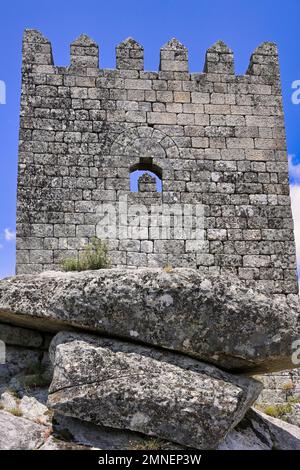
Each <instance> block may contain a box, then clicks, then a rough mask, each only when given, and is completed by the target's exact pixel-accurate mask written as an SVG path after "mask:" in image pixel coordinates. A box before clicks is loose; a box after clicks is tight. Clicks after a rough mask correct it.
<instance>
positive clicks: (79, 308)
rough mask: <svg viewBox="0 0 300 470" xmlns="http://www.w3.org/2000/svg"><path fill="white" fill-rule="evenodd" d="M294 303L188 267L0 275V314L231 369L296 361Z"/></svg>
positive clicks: (277, 367) (16, 320)
mask: <svg viewBox="0 0 300 470" xmlns="http://www.w3.org/2000/svg"><path fill="white" fill-rule="evenodd" d="M299 312H300V311H299V305H298V303H297V302H295V301H293V300H292V299H291V300H290V301H287V300H286V299H285V298H283V297H278V298H270V297H269V296H267V295H266V294H264V293H262V292H260V291H259V290H253V289H250V288H247V287H246V286H245V284H243V282H242V281H239V280H237V279H236V278H234V277H230V276H227V277H226V278H224V277H212V276H207V275H203V274H201V273H199V272H197V271H195V270H193V269H184V268H182V269H176V270H173V271H171V272H165V271H164V270H162V269H146V268H145V269H144V268H143V269H132V270H130V269H108V270H101V271H90V272H84V273H59V272H58V273H55V272H51V273H43V274H41V275H22V276H16V277H13V278H10V279H5V280H2V281H0V321H6V322H8V321H9V322H10V323H15V324H17V325H23V326H24V325H29V326H31V327H33V326H34V327H35V328H38V329H45V330H47V331H61V330H63V329H70V328H72V327H73V328H76V329H85V330H89V331H94V332H97V333H99V334H105V335H110V336H117V337H120V338H126V339H129V340H131V341H136V342H140V343H146V344H149V345H154V346H159V347H163V348H166V349H171V350H174V351H178V352H181V353H184V354H187V355H190V356H192V357H195V358H197V359H199V360H202V361H205V362H208V363H213V364H215V365H217V366H219V367H221V368H224V369H227V370H233V371H246V370H247V371H251V372H269V371H276V370H283V369H288V368H293V367H295V366H294V364H293V363H292V359H291V357H292V354H291V353H292V350H291V345H292V342H293V340H295V339H298V338H299V336H300V333H299Z"/></svg>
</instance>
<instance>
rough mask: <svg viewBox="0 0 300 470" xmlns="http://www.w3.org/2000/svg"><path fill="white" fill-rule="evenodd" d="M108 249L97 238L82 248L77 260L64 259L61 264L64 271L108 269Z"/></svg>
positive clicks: (104, 243)
mask: <svg viewBox="0 0 300 470" xmlns="http://www.w3.org/2000/svg"><path fill="white" fill-rule="evenodd" d="M107 252H108V247H107V244H106V242H103V241H102V240H100V239H99V238H97V237H94V238H93V239H92V241H91V243H90V244H88V245H86V246H85V247H84V250H83V252H82V253H81V254H80V255H79V257H78V258H66V259H65V260H63V261H62V263H61V268H62V269H63V270H64V271H87V270H94V269H104V268H109V266H110V261H109V257H108V254H107Z"/></svg>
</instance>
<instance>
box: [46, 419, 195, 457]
mask: <svg viewBox="0 0 300 470" xmlns="http://www.w3.org/2000/svg"><path fill="white" fill-rule="evenodd" d="M53 431H54V435H55V436H58V437H59V436H62V435H63V436H69V438H70V439H71V440H72V441H73V442H76V443H79V444H81V445H84V446H89V447H93V448H97V449H105V450H126V449H128V450H139V449H140V450H142V449H146V448H149V444H150V445H152V449H153V441H155V444H156V445H157V449H166V450H180V449H183V448H186V447H184V446H180V445H179V444H175V443H174V442H169V441H164V440H162V439H156V438H154V437H151V436H145V435H144V434H140V433H136V432H133V431H129V430H124V429H122V430H121V429H113V428H108V427H106V426H99V425H98V426H97V425H95V424H92V423H89V422H88V421H81V420H80V419H76V418H72V417H70V416H64V415H62V414H58V413H55V414H54V425H53Z"/></svg>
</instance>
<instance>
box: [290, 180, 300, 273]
mask: <svg viewBox="0 0 300 470" xmlns="http://www.w3.org/2000/svg"><path fill="white" fill-rule="evenodd" d="M291 199H292V210H293V218H294V226H295V239H296V247H297V260H298V266H299V267H300V185H292V186H291Z"/></svg>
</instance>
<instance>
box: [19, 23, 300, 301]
mask: <svg viewBox="0 0 300 470" xmlns="http://www.w3.org/2000/svg"><path fill="white" fill-rule="evenodd" d="M70 53H71V56H70V64H69V65H68V66H67V67H60V66H58V65H54V63H53V56H52V47H51V43H50V42H49V41H48V40H47V39H46V38H45V37H44V36H42V34H41V33H39V32H38V31H34V30H26V31H25V33H24V41H23V68H22V97H21V120H20V145H19V183H18V216H17V271H18V273H30V272H40V271H42V270H46V269H47V270H48V269H59V265H60V261H61V260H62V259H65V258H67V257H77V256H78V255H79V253H80V252H81V250H82V249H83V247H84V245H85V244H86V243H88V242H89V241H90V240H91V239H92V237H94V236H96V235H97V234H98V231H97V230H98V229H97V227H98V223H99V210H100V209H99V208H101V205H102V204H109V205H110V207H111V206H113V207H115V206H118V204H119V203H121V202H122V201H124V198H127V202H128V204H134V205H137V206H138V207H141V205H142V206H143V211H144V215H145V214H146V213H149V212H151V211H153V212H154V213H155V210H156V209H159V208H158V207H157V206H159V205H167V206H168V210H170V211H171V212H172V210H173V211H177V212H178V210H179V212H180V211H181V213H185V214H186V213H187V212H186V210H187V207H188V208H189V210H190V211H191V210H192V209H191V208H194V209H195V208H196V209H197V210H196V209H195V210H194V209H193V210H194V212H190V214H192V213H193V214H194V215H193V216H191V217H190V219H189V220H190V224H191V226H192V227H197V226H198V225H197V223H198V222H197V221H198V220H199V218H200V219H201V230H200V232H199V231H198V232H197V234H196V233H194V232H193V230H184V231H183V232H182V231H181V232H178V231H176V230H175V231H174V227H169V228H170V230H165V229H163V227H162V225H161V223H160V225H159V224H158V225H157V226H156V227H150V226H149V224H148V222H149V219H148V218H147V217H145V216H143V217H142V222H141V224H142V225H141V226H138V227H134V229H132V227H130V230H129V229H128V231H126V234H125V235H124V230H123V229H124V223H123V224H119V223H118V222H120V220H121V219H118V217H117V216H116V219H115V223H116V226H117V227H118V230H112V232H110V233H112V235H111V237H110V239H109V256H110V259H111V263H112V266H128V267H137V266H140V267H145V266H150V267H151V266H153V267H155V266H166V265H171V266H174V267H175V266H182V267H193V268H196V269H198V270H200V271H202V272H204V273H209V274H211V273H212V274H214V275H216V276H218V275H227V274H230V275H231V274H234V275H236V276H238V277H240V278H241V279H243V280H244V281H245V282H246V284H247V285H248V286H249V287H251V286H256V285H257V284H259V286H260V287H262V288H263V289H265V290H266V291H267V292H272V293H278V294H291V293H296V292H297V291H298V279H297V270H296V255H295V243H294V232H293V219H292V213H291V204H290V196H289V178H288V162H287V154H286V142H285V128H284V116H283V108H282V97H281V87H280V74H279V65H278V52H277V48H276V45H275V44H272V43H263V44H262V45H260V46H259V47H257V48H256V49H255V51H254V52H253V54H252V55H251V58H250V63H249V67H248V68H247V71H246V73H245V74H244V75H236V74H235V70H234V54H233V52H232V50H231V49H229V47H228V46H227V45H226V44H224V43H223V42H222V41H217V42H216V43H215V44H214V45H213V46H211V47H210V48H209V49H208V50H207V52H206V55H205V61H204V70H203V71H202V72H200V71H199V72H197V73H190V72H189V65H188V50H187V48H186V47H185V46H184V45H183V44H181V43H180V42H179V41H178V40H177V39H175V38H173V39H171V40H170V41H169V42H168V43H167V44H165V45H163V46H162V47H161V49H160V61H159V67H158V70H156V71H145V70H144V49H143V47H142V46H141V45H140V44H138V43H137V42H136V41H135V40H134V39H132V38H127V39H126V40H125V41H123V42H121V43H120V44H118V45H117V47H116V68H114V69H104V68H101V67H102V65H101V56H100V57H99V47H98V45H97V44H96V43H95V42H94V41H93V40H92V39H90V38H89V37H88V36H86V35H81V36H80V37H79V38H78V39H76V40H75V41H73V42H72V44H71V46H70ZM136 171H139V172H146V173H148V176H145V174H142V175H141V174H140V173H138V175H139V179H138V181H137V183H138V184H137V188H138V191H137V192H131V188H133V187H136V186H134V185H131V184H130V181H131V177H133V176H134V174H135V176H136V174H137V173H136ZM149 173H150V176H149ZM154 175H156V177H157V178H158V179H159V185H157V186H158V187H159V190H158V189H157V186H156V182H157V179H156V180H155V179H154ZM155 181H156V182H155ZM161 188H162V190H161V191H160V189H161ZM199 208H200V209H201V210H200V212H199ZM132 210H133V209H132V207H131V211H132ZM157 212H158V213H162V212H161V211H159V210H157ZM177 212H176V213H177ZM120 217H121V216H120ZM202 218H203V220H202ZM129 219H130V217H129ZM133 219H134V218H133ZM154 219H155V218H154ZM122 220H123V219H122ZM162 220H165V219H164V218H163V219H162ZM172 220H173V219H172ZM146 221H148V222H147V223H146ZM172 223H173V222H172ZM143 224H144V225H143ZM120 225H121V226H122V229H120ZM119 229H120V230H119ZM126 230H127V228H126ZM101 238H103V237H102V235H101Z"/></svg>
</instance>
